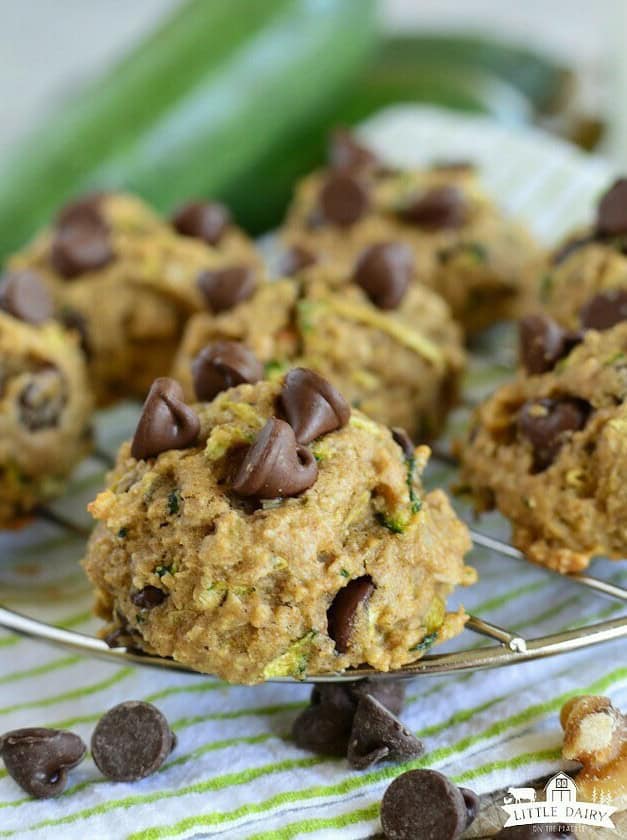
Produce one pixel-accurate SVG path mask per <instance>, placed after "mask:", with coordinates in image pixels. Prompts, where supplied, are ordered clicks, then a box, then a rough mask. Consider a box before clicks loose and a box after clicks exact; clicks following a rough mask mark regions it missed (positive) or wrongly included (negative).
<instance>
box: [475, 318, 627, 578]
mask: <svg viewBox="0 0 627 840" xmlns="http://www.w3.org/2000/svg"><path fill="white" fill-rule="evenodd" d="M626 397H627V323H623V324H620V325H618V326H616V327H613V328H612V329H610V330H607V331H604V332H598V331H596V330H590V331H588V332H587V333H586V335H585V338H584V340H583V343H582V344H580V345H579V346H577V347H576V348H575V349H574V350H573V351H572V352H571V353H570V355H569V356H567V357H566V358H565V359H563V360H561V361H560V362H559V363H558V364H557V366H556V368H555V369H554V370H553V371H550V372H549V373H545V374H542V375H539V376H527V375H525V374H523V373H520V374H519V375H518V377H517V378H516V379H515V380H514V381H513V382H511V383H508V384H507V385H505V386H503V387H501V388H499V389H498V391H496V393H495V394H494V395H493V396H492V397H490V398H489V399H488V400H487V401H486V402H485V403H484V404H483V405H481V406H480V407H479V408H478V409H477V411H476V413H475V416H474V421H473V423H472V424H471V430H470V433H469V436H468V438H467V440H466V441H464V442H463V443H462V444H461V445H460V446H459V447H458V452H459V455H460V457H461V459H462V463H463V467H462V472H461V477H460V485H461V486H463V487H465V488H466V489H469V490H470V491H471V493H472V495H473V498H474V502H475V506H476V508H477V510H479V511H483V510H487V509H490V508H492V507H496V508H498V510H500V511H501V513H503V514H504V515H505V516H506V517H508V518H509V519H510V521H511V523H512V532H513V541H514V544H515V545H516V546H517V547H518V548H520V549H521V550H522V551H523V552H524V553H525V555H526V556H527V557H528V558H529V559H530V560H533V561H535V562H536V563H539V564H541V565H545V566H548V567H550V568H552V569H555V570H557V571H559V572H564V573H566V572H574V571H578V570H580V569H584V568H585V567H586V566H587V565H588V563H589V562H590V559H591V558H592V557H593V556H595V555H602V556H607V557H610V558H612V559H615V560H619V559H622V558H624V557H625V556H627V492H626V490H625V487H627V404H626V403H625V398H626ZM563 398H567V399H568V398H574V399H575V400H578V401H582V404H583V405H587V406H589V407H590V408H589V411H590V413H589V416H588V418H587V421H586V422H585V425H584V427H583V428H582V429H580V430H578V431H575V432H572V431H571V432H566V433H565V434H564V435H563V437H562V439H561V440H562V445H561V448H560V449H559V451H558V452H557V454H556V456H555V457H554V459H553V462H552V463H551V464H550V465H549V466H548V467H547V468H546V469H543V470H540V471H537V470H536V469H534V466H533V461H534V453H533V446H532V444H531V443H530V441H529V440H528V439H527V438H526V437H525V436H524V435H523V434H521V432H520V430H519V425H518V424H519V414H520V410H521V408H522V407H523V406H524V405H525V403H529V402H530V401H531V402H537V401H539V400H543V399H557V400H559V399H563Z"/></svg>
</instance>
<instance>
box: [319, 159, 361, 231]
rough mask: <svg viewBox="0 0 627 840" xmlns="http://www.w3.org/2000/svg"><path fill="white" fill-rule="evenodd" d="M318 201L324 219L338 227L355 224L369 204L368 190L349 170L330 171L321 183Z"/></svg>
mask: <svg viewBox="0 0 627 840" xmlns="http://www.w3.org/2000/svg"><path fill="white" fill-rule="evenodd" d="M318 202H319V205H320V210H321V212H322V214H323V216H324V218H325V219H326V221H327V222H331V224H334V225H338V226H339V227H350V226H351V225H353V224H355V222H357V221H359V219H361V218H362V216H364V215H365V214H366V213H367V211H368V208H369V206H370V198H369V196H368V190H367V189H366V187H365V186H364V184H363V183H362V181H361V180H360V178H358V177H357V176H356V175H354V174H352V173H350V172H334V173H331V174H330V175H329V176H328V177H327V178H326V180H325V182H324V184H323V185H322V189H321V190H320V195H319V197H318Z"/></svg>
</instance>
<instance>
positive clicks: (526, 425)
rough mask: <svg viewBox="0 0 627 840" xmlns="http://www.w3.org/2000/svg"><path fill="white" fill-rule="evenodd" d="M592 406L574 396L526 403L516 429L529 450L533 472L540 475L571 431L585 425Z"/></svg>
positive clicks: (519, 415) (521, 410)
mask: <svg viewBox="0 0 627 840" xmlns="http://www.w3.org/2000/svg"><path fill="white" fill-rule="evenodd" d="M591 411H592V407H591V406H590V404H589V403H587V402H585V400H580V399H576V398H574V397H561V398H558V399H542V400H537V401H529V402H526V403H525V404H524V405H523V406H522V408H521V409H520V411H519V413H518V429H519V431H520V434H521V435H522V436H523V437H525V438H526V439H527V440H528V441H529V442H530V443H531V445H532V447H533V456H534V470H535V471H536V472H542V470H545V469H547V467H549V466H550V465H551V464H552V463H553V461H554V460H555V458H556V456H557V454H558V452H559V451H560V449H561V448H562V446H563V445H564V444H565V443H566V441H567V440H568V439H569V437H570V436H571V434H572V433H573V432H577V431H579V430H580V429H583V427H584V426H585V425H586V423H587V421H588V417H589V416H590V413H591Z"/></svg>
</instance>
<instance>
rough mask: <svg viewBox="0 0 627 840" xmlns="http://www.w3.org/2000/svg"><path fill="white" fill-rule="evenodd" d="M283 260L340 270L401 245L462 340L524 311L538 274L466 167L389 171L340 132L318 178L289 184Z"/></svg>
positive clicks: (522, 243) (536, 258)
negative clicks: (367, 253) (366, 253)
mask: <svg viewBox="0 0 627 840" xmlns="http://www.w3.org/2000/svg"><path fill="white" fill-rule="evenodd" d="M282 239H283V242H284V244H285V246H286V247H287V249H288V256H289V257H290V258H292V259H294V260H295V261H300V262H302V261H303V260H311V259H318V260H319V261H323V262H326V261H330V262H333V264H335V265H340V266H342V267H343V268H345V269H349V268H350V267H351V266H352V265H353V263H354V261H355V259H356V258H357V256H358V255H359V254H360V253H361V252H362V251H363V250H364V249H365V248H367V247H369V246H372V245H377V244H381V243H384V242H388V241H400V242H404V243H405V244H406V245H408V246H409V247H410V248H411V250H412V252H413V254H414V256H415V259H416V271H417V277H418V279H419V280H420V281H421V282H423V283H425V284H426V285H428V286H430V287H432V288H433V289H435V290H436V291H437V292H439V293H440V294H441V295H442V296H443V297H444V298H445V299H446V300H447V302H448V303H449V305H450V307H451V309H452V311H453V314H454V315H455V317H456V318H457V319H458V320H459V321H460V322H461V323H462V324H463V326H464V327H465V328H466V329H467V330H468V331H470V332H474V331H477V330H480V329H482V328H483V327H485V326H488V325H489V324H491V323H494V322H495V321H499V320H502V319H505V318H511V317H513V316H516V315H519V314H521V313H522V312H523V311H525V310H526V308H527V306H528V302H529V299H530V297H531V296H532V290H533V287H534V283H535V278H536V276H537V272H538V267H539V265H540V253H539V250H538V247H537V246H536V245H535V243H534V242H533V240H532V238H531V236H530V235H529V234H528V233H527V231H526V230H524V229H523V227H522V226H521V225H519V224H518V223H516V222H514V221H512V220H510V219H508V218H506V217H505V216H504V214H503V213H502V212H501V211H500V210H499V209H498V208H497V207H496V206H495V205H494V204H493V203H492V202H491V201H490V200H489V199H488V198H487V197H486V195H485V194H484V193H483V191H482V189H481V187H480V185H479V183H478V179H477V177H476V174H475V172H474V170H473V169H472V167H471V166H468V165H454V164H452V165H449V166H436V167H434V168H432V169H424V170H415V169H411V170H410V169H404V170H400V169H392V168H390V167H387V166H385V165H384V164H382V163H381V162H380V161H379V160H378V159H377V158H376V157H375V156H374V154H373V153H372V152H370V151H369V150H368V149H365V148H364V147H362V146H361V145H359V144H357V143H356V141H355V140H354V139H353V138H352V137H350V136H349V135H348V134H346V133H345V132H339V133H336V134H335V135H334V137H333V139H332V142H331V147H330V161H329V166H328V168H327V169H326V170H324V171H320V172H316V173H314V174H313V175H310V176H309V177H307V178H305V179H304V180H303V181H302V182H301V183H300V185H298V187H297V189H296V193H295V197H294V200H293V203H292V206H291V208H290V210H289V213H288V216H287V219H286V221H285V224H284V227H283V230H282Z"/></svg>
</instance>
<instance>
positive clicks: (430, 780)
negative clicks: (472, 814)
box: [381, 770, 468, 840]
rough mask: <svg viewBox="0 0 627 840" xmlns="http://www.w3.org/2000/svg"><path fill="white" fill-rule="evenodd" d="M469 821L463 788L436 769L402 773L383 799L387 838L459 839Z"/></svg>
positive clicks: (398, 839)
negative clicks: (460, 788)
mask: <svg viewBox="0 0 627 840" xmlns="http://www.w3.org/2000/svg"><path fill="white" fill-rule="evenodd" d="M467 821H468V812H467V808H466V803H465V801H464V797H463V795H462V793H461V791H460V790H459V788H458V787H456V786H455V785H454V784H453V783H452V782H451V781H449V779H447V778H446V776H444V775H442V773H438V772H437V771H435V770H410V771H409V772H408V773H403V774H402V775H401V776H398V778H396V779H395V780H394V781H393V782H392V784H391V785H390V786H389V788H388V789H387V790H386V791H385V794H384V795H383V801H382V802H381V823H382V825H383V831H384V833H385V837H386V840H417V838H420V840H458V838H459V836H460V835H461V834H462V832H463V831H464V830H465V829H466V825H467Z"/></svg>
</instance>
